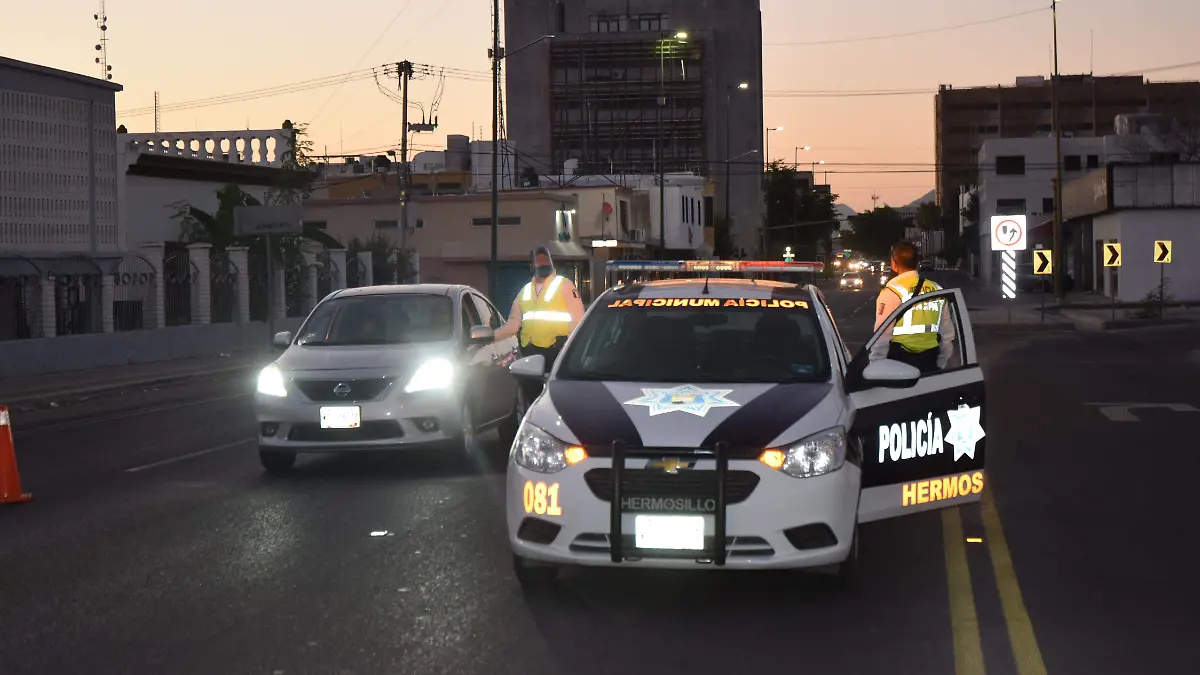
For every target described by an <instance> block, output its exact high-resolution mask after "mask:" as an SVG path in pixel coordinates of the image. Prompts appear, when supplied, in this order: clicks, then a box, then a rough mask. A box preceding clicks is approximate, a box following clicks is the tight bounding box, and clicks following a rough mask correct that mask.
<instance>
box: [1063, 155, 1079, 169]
mask: <svg viewBox="0 0 1200 675" xmlns="http://www.w3.org/2000/svg"><path fill="white" fill-rule="evenodd" d="M1082 169H1083V162H1082V161H1080V158H1079V155H1065V156H1064V157H1063V171H1081V170H1082Z"/></svg>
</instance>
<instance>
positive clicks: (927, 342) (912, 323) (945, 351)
mask: <svg viewBox="0 0 1200 675" xmlns="http://www.w3.org/2000/svg"><path fill="white" fill-rule="evenodd" d="M892 270H893V271H894V272H895V273H896V276H894V277H892V279H891V281H889V282H888V283H887V285H886V286H884V287H883V289H882V290H881V291H879V299H878V300H877V301H876V303H875V304H876V307H875V330H879V326H880V324H882V323H883V322H884V320H886V319H887V318H888V316H890V315H891V313H892V312H894V311H896V308H897V307H899V306H900V305H901V304H903V303H905V302H907V301H908V300H909V299H910V298H912V297H913V295H920V294H921V293H929V292H931V291H939V290H941V289H942V287H941V286H939V285H938V284H937V283H935V282H933V281H930V280H929V279H926V278H924V277H923V276H922V275H921V274H920V273H919V272H918V271H917V248H916V247H915V246H913V245H912V243H911V242H907V241H902V242H899V243H897V244H896V245H895V246H893V247H892ZM945 308H946V303H945V301H944V300H940V299H939V300H930V301H929V302H923V303H918V304H916V305H913V306H912V308H911V309H909V310H908V311H907V312H905V313H904V315H903V316H901V317H900V319H899V320H897V321H896V322H895V323H894V324H893V325H891V326H889V327H888V328H887V329H886V330H885V331H884V332H883V334H882V335H881V336H880V338H879V341H878V342H876V343H875V346H874V347H873V348H872V349H871V360H872V361H877V360H880V359H892V360H894V361H902V362H904V363H907V364H909V365H911V366H914V367H916V368H917V369H919V370H920V371H921V372H922V373H931V372H934V371H937V370H941V369H943V368H945V367H946V363H947V362H948V361H949V360H950V355H951V354H953V352H954V325H953V324H954V320H953V318H952V317H950V316H948V315H949V312H947V311H945Z"/></svg>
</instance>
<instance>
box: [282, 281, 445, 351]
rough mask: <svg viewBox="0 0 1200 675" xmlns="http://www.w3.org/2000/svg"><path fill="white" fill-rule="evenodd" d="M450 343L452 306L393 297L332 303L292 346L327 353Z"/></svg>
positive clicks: (438, 299) (440, 300)
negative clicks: (336, 349) (335, 349)
mask: <svg viewBox="0 0 1200 675" xmlns="http://www.w3.org/2000/svg"><path fill="white" fill-rule="evenodd" d="M453 337H454V301H453V300H452V299H450V298H449V297H447V296H445V295H424V294H416V293H396V294H387V295H358V296H351V297H344V298H334V299H333V300H329V301H326V302H323V303H321V304H320V306H318V307H317V309H316V310H315V311H314V312H313V314H312V316H311V317H309V319H308V321H306V322H304V326H303V327H302V328H301V329H300V338H299V339H298V340H297V341H296V344H298V345H304V346H308V347H333V346H349V345H388V344H416V343H427V342H443V341H446V340H450V339H452V338H453Z"/></svg>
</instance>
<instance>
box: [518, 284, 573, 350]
mask: <svg viewBox="0 0 1200 675" xmlns="http://www.w3.org/2000/svg"><path fill="white" fill-rule="evenodd" d="M562 283H563V278H562V277H560V276H558V275H557V274H555V275H552V276H550V277H549V278H548V279H546V280H545V281H544V282H542V292H541V295H538V294H537V293H536V292H535V290H534V288H533V282H532V281H531V282H529V283H527V284H525V288H524V289H523V290H522V291H521V295H520V307H521V346H522V347H528V346H529V345H530V344H532V345H533V346H535V347H553V346H554V343H555V342H556V341H557V340H558V338H560V337H566V336H568V335H570V333H571V312H570V311H568V308H567V300H566V298H565V297H564V296H563V294H562V293H560V292H559V289H560V287H561V286H562Z"/></svg>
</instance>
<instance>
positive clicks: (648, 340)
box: [555, 295, 830, 383]
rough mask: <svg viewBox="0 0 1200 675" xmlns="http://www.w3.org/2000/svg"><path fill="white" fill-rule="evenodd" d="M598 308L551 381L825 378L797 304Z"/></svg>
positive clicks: (622, 302) (818, 349)
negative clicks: (555, 379)
mask: <svg viewBox="0 0 1200 675" xmlns="http://www.w3.org/2000/svg"><path fill="white" fill-rule="evenodd" d="M598 302H600V303H602V304H601V306H600V307H597V308H595V309H594V310H593V311H592V313H591V314H589V315H588V317H587V319H586V320H585V321H584V322H583V323H582V324H580V326H579V328H578V329H577V330H578V334H577V335H576V336H575V338H574V339H573V340H572V341H571V346H570V347H569V348H568V349H567V350H566V351H565V352H564V353H563V355H562V357H561V358H560V365H559V368H558V371H557V372H556V374H555V377H556V378H558V379H564V380H606V381H621V382H663V383H667V382H677V383H705V382H730V383H737V382H743V383H749V382H777V383H784V382H823V381H827V380H828V379H829V377H830V370H829V355H828V352H827V350H826V348H825V340H824V338H823V336H822V334H821V330H820V325H819V324H818V323H817V319H816V317H815V315H814V314H813V313H812V311H810V310H809V308H808V305H807V303H806V302H803V301H792V300H788V301H777V300H774V301H773V300H737V299H735V300H728V299H723V298H712V297H707V298H702V299H697V298H691V299H678V300H675V299H672V300H663V299H632V298H631V299H620V298H618V297H616V296H614V295H609V296H607V297H604V298H601V299H600V300H599V301H598ZM656 302H657V303H660V306H655V305H654V303H656ZM664 302H666V303H673V304H676V303H687V305H686V306H661V303H664ZM635 303H641V304H640V305H639V304H635ZM700 303H706V305H701V304H700ZM614 305H615V306H614ZM753 305H757V306H753ZM763 305H767V306H763ZM784 305H790V306H787V307H785V306H784Z"/></svg>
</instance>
